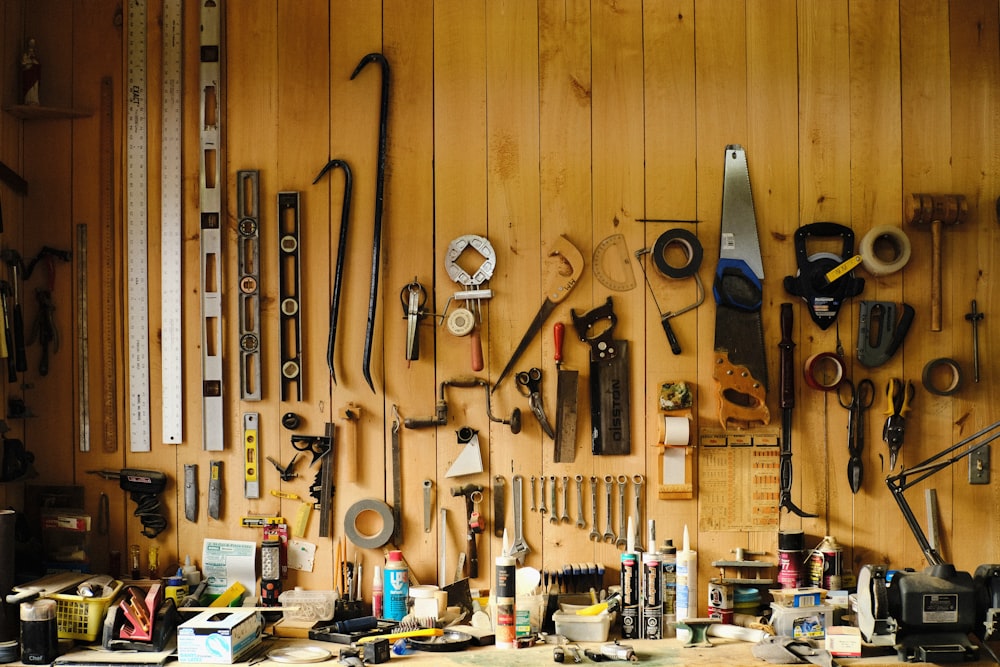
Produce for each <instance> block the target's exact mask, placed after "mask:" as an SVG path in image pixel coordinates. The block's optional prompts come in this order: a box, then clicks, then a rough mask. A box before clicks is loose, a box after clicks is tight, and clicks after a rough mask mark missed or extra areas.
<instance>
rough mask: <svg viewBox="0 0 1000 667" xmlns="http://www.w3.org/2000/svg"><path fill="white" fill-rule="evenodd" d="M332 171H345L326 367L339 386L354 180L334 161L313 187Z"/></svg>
mask: <svg viewBox="0 0 1000 667" xmlns="http://www.w3.org/2000/svg"><path fill="white" fill-rule="evenodd" d="M332 169H343V170H344V201H343V203H342V204H341V206H340V237H339V240H338V241H337V265H336V269H335V272H334V278H333V300H332V301H331V303H330V335H329V338H328V339H327V342H326V365H327V366H328V367H329V368H330V379H331V380H332V381H333V383H334V384H337V373H336V372H335V371H334V368H333V349H334V345H335V343H336V341H337V319H338V313H339V312H340V292H341V289H340V288H341V285H342V283H343V276H344V255H345V252H344V249H345V248H346V246H347V225H348V221H349V220H350V217H351V190H352V188H353V183H354V179H353V176H352V175H351V165H349V164H348V163H347V162H346V161H345V160H339V159H334V160H330V161H329V162H327V163H326V166H325V167H323V169H322V170H320V172H319V174H318V175H317V176H316V178H315V179H313V185H316V184H317V183H319V179H321V178H323V176H325V175H326V172H328V171H330V170H332Z"/></svg>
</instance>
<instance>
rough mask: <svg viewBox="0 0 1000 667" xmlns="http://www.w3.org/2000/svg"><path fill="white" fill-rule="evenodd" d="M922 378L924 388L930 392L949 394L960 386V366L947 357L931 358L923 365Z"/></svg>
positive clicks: (939, 394) (941, 394)
mask: <svg viewBox="0 0 1000 667" xmlns="http://www.w3.org/2000/svg"><path fill="white" fill-rule="evenodd" d="M941 369H945V370H944V371H942V370H941ZM922 380H923V384H924V389H926V390H927V391H929V392H930V393H932V394H936V395H937V396H951V395H952V394H954V393H955V392H956V391H958V390H959V389H961V388H962V367H961V366H959V365H958V362H957V361H955V360H954V359H949V358H948V357H939V358H937V359H931V360H930V361H928V362H927V364H925V365H924V373H923V376H922Z"/></svg>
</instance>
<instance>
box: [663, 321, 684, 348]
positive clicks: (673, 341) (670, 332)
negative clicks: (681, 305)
mask: <svg viewBox="0 0 1000 667" xmlns="http://www.w3.org/2000/svg"><path fill="white" fill-rule="evenodd" d="M660 324H662V325H663V333H665V334H667V342H668V343H669V344H670V351H671V352H673V353H674V354H680V353H681V344H680V341H678V340H677V334H675V333H674V328H673V327H672V326H670V317H669V316H664V317H662V318H661V319H660Z"/></svg>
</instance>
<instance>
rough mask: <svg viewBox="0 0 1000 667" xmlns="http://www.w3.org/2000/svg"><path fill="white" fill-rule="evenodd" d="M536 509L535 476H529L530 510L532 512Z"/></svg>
mask: <svg viewBox="0 0 1000 667" xmlns="http://www.w3.org/2000/svg"><path fill="white" fill-rule="evenodd" d="M537 509H538V507H536V504H535V476H534V475H532V476H531V511H532V512H534V511H536V510H537Z"/></svg>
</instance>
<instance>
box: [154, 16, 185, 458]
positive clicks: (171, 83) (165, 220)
mask: <svg viewBox="0 0 1000 667" xmlns="http://www.w3.org/2000/svg"><path fill="white" fill-rule="evenodd" d="M181 5H182V2H181V0H163V24H162V27H163V65H162V67H163V77H162V79H161V80H162V82H163V90H162V91H161V95H162V103H163V107H162V108H163V115H162V119H161V134H160V359H161V362H160V396H161V411H162V420H163V442H166V443H169V444H172V445H178V444H180V443H181V440H182V439H183V437H184V377H183V368H184V359H183V354H182V345H183V337H182V322H181V312H182V310H183V307H182V299H181V292H182V288H181V284H182V280H183V264H182V259H181V256H182V255H181V247H182V206H183V193H182V191H181V183H182V174H181V147H182V145H183V138H182V124H181V105H182V96H183V88H182V86H183V82H182V76H181V75H182V70H183V67H182V62H183V54H182V48H183V44H184V41H183V24H184V18H183V10H182V6H181Z"/></svg>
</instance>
